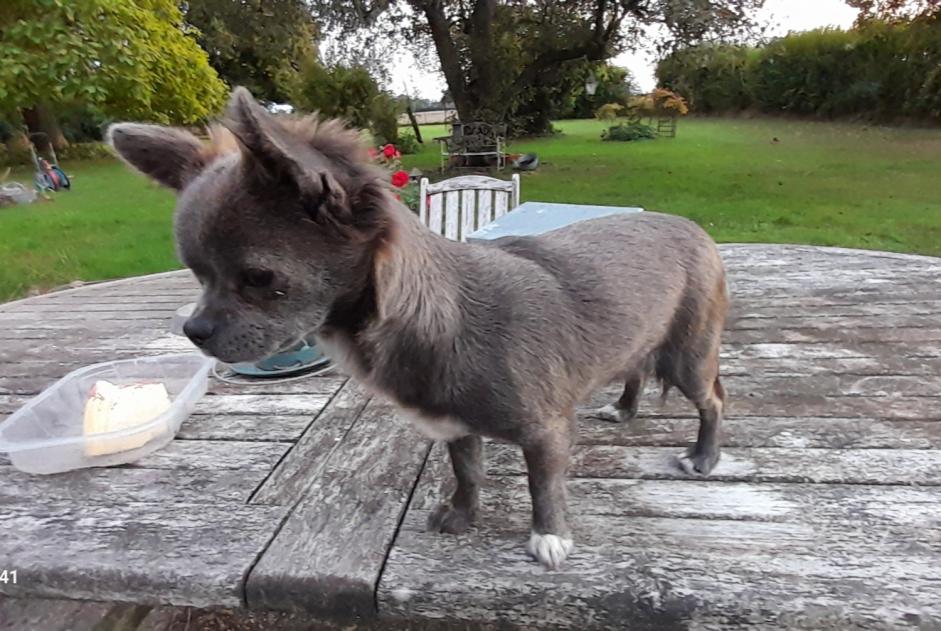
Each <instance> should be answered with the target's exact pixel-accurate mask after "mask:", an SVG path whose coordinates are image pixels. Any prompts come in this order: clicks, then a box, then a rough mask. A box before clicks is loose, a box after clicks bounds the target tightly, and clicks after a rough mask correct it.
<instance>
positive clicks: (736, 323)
mask: <svg viewBox="0 0 941 631" xmlns="http://www.w3.org/2000/svg"><path fill="white" fill-rule="evenodd" d="M896 327H903V328H921V329H935V330H937V329H941V318H939V316H938V315H937V313H931V314H921V315H899V314H892V315H886V314H882V315H845V314H844V315H840V316H836V317H834V316H828V317H821V316H819V315H818V314H817V313H815V312H811V313H809V314H807V315H803V316H779V317H770V318H732V319H730V321H729V322H728V326H727V327H726V328H727V329H730V330H735V331H744V330H751V329H767V328H774V329H808V328H817V329H821V330H824V331H828V330H833V329H840V328H845V329H875V330H884V329H891V328H896Z"/></svg>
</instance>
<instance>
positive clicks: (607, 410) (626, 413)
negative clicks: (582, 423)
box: [588, 403, 637, 423]
mask: <svg viewBox="0 0 941 631" xmlns="http://www.w3.org/2000/svg"><path fill="white" fill-rule="evenodd" d="M588 416H589V417H590V418H597V419H601V420H602V421H610V422H612V423H627V422H628V421H630V420H631V419H632V418H634V417H635V416H637V410H628V409H624V408H619V407H617V406H616V405H613V404H611V403H609V404H608V405H606V406H604V407H600V408H598V409H596V410H592V411H591V412H589V413H588Z"/></svg>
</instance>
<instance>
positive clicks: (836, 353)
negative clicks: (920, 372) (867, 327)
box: [722, 340, 941, 361]
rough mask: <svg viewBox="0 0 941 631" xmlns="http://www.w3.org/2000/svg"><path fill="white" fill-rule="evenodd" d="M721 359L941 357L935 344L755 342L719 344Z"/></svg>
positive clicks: (939, 350)
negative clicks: (720, 346) (720, 345)
mask: <svg viewBox="0 0 941 631" xmlns="http://www.w3.org/2000/svg"><path fill="white" fill-rule="evenodd" d="M722 355H723V357H740V358H749V359H751V358H756V359H775V358H784V359H786V358H792V359H800V360H805V361H816V360H817V359H843V358H847V357H882V356H885V355H894V356H898V357H905V358H909V359H920V358H924V357H941V344H938V343H935V342H925V343H922V344H912V343H908V342H841V343H833V342H820V343H813V342H811V343H806V342H791V343H780V342H777V343H772V342H757V343H754V344H742V343H738V344H732V343H729V341H728V340H723V345H722Z"/></svg>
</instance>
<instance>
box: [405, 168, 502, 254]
mask: <svg viewBox="0 0 941 631" xmlns="http://www.w3.org/2000/svg"><path fill="white" fill-rule="evenodd" d="M519 203H520V176H519V174H514V175H513V179H512V180H510V181H507V180H498V179H497V178H493V177H486V176H483V175H462V176H460V177H452V178H451V179H448V180H443V181H441V182H437V183H435V184H429V182H428V178H422V179H421V185H420V187H419V198H418V214H419V216H420V217H421V220H422V223H424V224H425V225H426V226H428V227H429V228H431V230H432V231H433V232H436V233H437V234H440V235H443V236H445V237H447V238H449V239H454V240H455V241H466V240H467V235H469V234H470V233H472V232H474V231H475V230H478V229H480V228H482V227H484V226H485V225H487V224H488V223H490V222H491V221H495V220H496V219H498V218H500V217H502V216H503V215H505V214H507V213H508V212H510V211H511V210H513V209H514V208H516V207H517V206H519Z"/></svg>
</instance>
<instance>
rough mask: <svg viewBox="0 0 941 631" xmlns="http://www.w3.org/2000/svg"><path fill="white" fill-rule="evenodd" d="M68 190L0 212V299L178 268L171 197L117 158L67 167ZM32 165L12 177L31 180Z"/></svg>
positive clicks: (67, 165) (14, 173) (3, 209)
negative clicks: (74, 283)
mask: <svg viewBox="0 0 941 631" xmlns="http://www.w3.org/2000/svg"><path fill="white" fill-rule="evenodd" d="M64 168H65V170H66V172H67V173H69V174H70V175H73V176H74V180H73V182H72V185H73V190H71V191H64V192H60V193H58V194H56V196H55V199H54V200H53V201H50V202H38V203H35V204H32V205H29V206H17V207H14V208H2V209H0V302H2V301H3V300H10V299H13V298H17V297H20V296H23V295H25V294H26V293H27V292H28V291H29V290H31V289H40V290H42V289H49V288H52V287H56V286H59V285H62V284H65V283H68V282H71V281H73V280H76V279H81V280H100V279H105V278H117V277H122V276H134V275H139V274H149V273H153V272H160V271H165V270H168V269H173V268H175V267H179V265H180V264H179V263H178V262H177V260H176V256H175V255H174V249H173V236H172V234H171V229H170V227H171V217H172V212H173V196H172V195H171V194H170V193H169V192H168V191H166V190H163V189H160V188H157V187H156V186H154V185H153V184H151V183H150V182H148V181H146V180H145V179H144V178H143V177H141V176H139V175H137V174H135V173H132V172H130V171H129V170H128V169H127V167H125V166H124V165H123V164H120V163H118V162H117V161H115V160H102V161H92V162H82V163H75V164H65V165H64ZM31 178H32V175H31V171H30V170H16V171H14V172H13V174H12V175H11V179H13V180H18V181H20V182H24V183H27V182H31Z"/></svg>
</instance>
